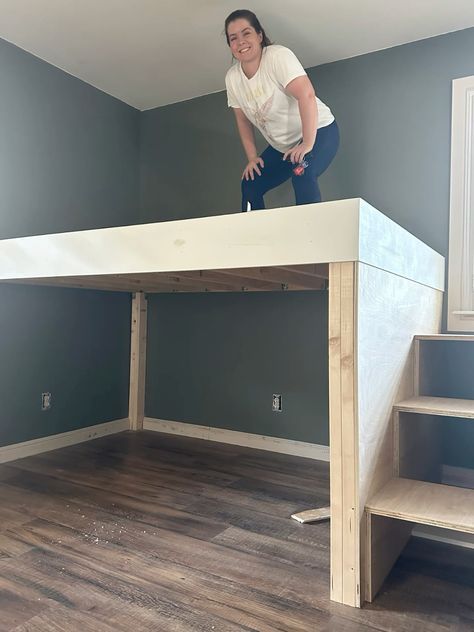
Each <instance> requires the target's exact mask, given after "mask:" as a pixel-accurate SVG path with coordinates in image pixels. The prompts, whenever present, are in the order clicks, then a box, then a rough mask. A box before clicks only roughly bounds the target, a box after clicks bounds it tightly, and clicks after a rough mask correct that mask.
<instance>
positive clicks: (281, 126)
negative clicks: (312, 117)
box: [225, 44, 334, 153]
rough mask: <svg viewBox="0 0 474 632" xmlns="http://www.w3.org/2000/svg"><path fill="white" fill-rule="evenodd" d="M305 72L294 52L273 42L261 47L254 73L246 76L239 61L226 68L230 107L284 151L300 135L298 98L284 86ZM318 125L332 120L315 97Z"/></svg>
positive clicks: (298, 139)
mask: <svg viewBox="0 0 474 632" xmlns="http://www.w3.org/2000/svg"><path fill="white" fill-rule="evenodd" d="M303 75H306V72H305V69H304V68H303V66H302V65H301V63H300V62H299V60H298V58H297V57H296V55H295V54H294V53H293V52H292V51H291V50H290V49H289V48H285V46H279V45H278V44H272V45H271V46H265V47H264V48H263V49H262V59H261V60H260V66H259V68H258V70H257V72H256V73H255V75H254V76H253V77H252V78H251V79H248V78H247V77H246V76H245V73H244V71H243V70H242V67H241V65H240V63H237V64H234V65H233V66H232V67H231V68H229V70H228V72H227V75H226V78H225V84H226V89H227V101H228V104H229V107H231V108H240V109H241V110H242V111H243V112H244V114H245V116H246V117H247V118H248V119H249V121H251V122H252V123H253V124H254V125H255V127H257V128H258V129H259V130H260V132H261V133H262V135H263V136H264V137H265V139H266V140H267V141H268V143H269V144H270V145H271V146H272V147H274V148H275V149H277V150H278V151H281V152H283V153H284V152H285V151H287V150H288V149H290V148H291V147H293V146H294V145H296V143H297V142H298V141H300V140H301V138H302V135H303V134H302V128H301V117H300V113H299V109H298V101H297V100H296V99H295V98H294V97H292V96H290V95H289V94H286V92H285V88H286V86H287V85H288V84H289V83H290V81H293V79H296V77H301V76H303ZM316 103H317V106H318V128H321V127H326V126H327V125H330V124H331V123H332V122H333V121H334V116H333V115H332V113H331V110H330V109H329V108H328V106H327V105H325V104H324V103H323V102H322V101H321V100H320V99H318V98H317V97H316Z"/></svg>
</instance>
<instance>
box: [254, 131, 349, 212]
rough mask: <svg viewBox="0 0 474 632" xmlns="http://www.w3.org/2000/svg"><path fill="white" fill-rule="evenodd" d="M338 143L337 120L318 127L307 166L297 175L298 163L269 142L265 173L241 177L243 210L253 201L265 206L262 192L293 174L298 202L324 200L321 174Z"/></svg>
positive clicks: (256, 206)
mask: <svg viewBox="0 0 474 632" xmlns="http://www.w3.org/2000/svg"><path fill="white" fill-rule="evenodd" d="M338 147H339V128H338V127H337V123H336V121H333V122H332V123H331V124H330V125H327V126H326V127H321V128H320V129H318V133H317V135H316V142H315V144H314V147H313V149H312V150H311V151H310V152H309V154H306V156H305V161H306V163H307V165H308V166H307V167H305V169H304V173H303V174H301V175H295V174H294V173H293V169H294V168H295V167H296V165H295V164H292V163H291V162H289V161H288V160H283V154H282V153H281V152H279V151H277V150H276V149H274V148H273V147H271V146H270V145H269V146H268V147H267V148H266V149H265V151H264V152H263V153H262V158H263V161H264V163H265V166H264V167H263V168H262V167H261V168H260V170H261V172H262V175H261V176H259V175H258V174H255V180H245V179H243V180H242V210H243V211H246V210H247V205H248V203H249V202H250V206H251V209H252V211H255V210H258V209H263V208H265V203H264V201H263V196H264V195H265V193H267V191H270V189H274V188H275V187H277V186H279V185H280V184H283V182H286V181H287V180H289V179H290V178H291V181H292V184H293V189H294V191H295V198H296V204H311V203H313V202H321V192H320V190H319V185H318V178H319V176H320V175H321V174H322V173H323V172H324V171H326V169H327V168H328V167H329V165H330V164H331V161H332V159H333V158H334V156H335V155H336V152H337V148H338Z"/></svg>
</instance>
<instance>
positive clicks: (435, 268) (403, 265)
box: [358, 200, 445, 291]
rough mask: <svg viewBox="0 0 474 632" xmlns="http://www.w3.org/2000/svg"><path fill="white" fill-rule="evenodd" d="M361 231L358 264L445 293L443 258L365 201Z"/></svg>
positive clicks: (362, 202) (363, 203) (361, 216)
mask: <svg viewBox="0 0 474 632" xmlns="http://www.w3.org/2000/svg"><path fill="white" fill-rule="evenodd" d="M359 230H360V235H359V240H358V241H359V253H358V260H359V261H361V262H362V263H367V264H369V265H372V266H374V267H376V268H380V269H381V270H385V271H386V272H392V273H393V274H396V275H398V276H401V277H403V278H405V279H410V280H412V281H416V282H417V283H421V284H422V285H427V286H428V287H431V288H434V289H436V290H441V291H443V290H444V273H445V263H444V257H443V256H441V255H440V254H439V253H438V252H436V251H435V250H433V249H432V248H430V247H429V246H428V245H427V244H425V243H424V242H422V241H421V240H420V239H418V238H417V237H415V236H414V235H412V234H411V233H409V232H408V231H407V230H405V229H404V228H402V227H401V226H399V225H398V224H397V223H396V222H394V221H393V220H391V219H390V218H389V217H387V216H386V215H384V214H383V213H381V212H380V211H378V210H377V209H375V208H374V207H373V206H371V205H370V204H369V203H368V202H366V201H365V200H360V223H359Z"/></svg>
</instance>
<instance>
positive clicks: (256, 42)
mask: <svg viewBox="0 0 474 632" xmlns="http://www.w3.org/2000/svg"><path fill="white" fill-rule="evenodd" d="M227 38H228V41H229V46H230V50H231V51H232V55H233V56H234V57H235V59H237V60H238V61H240V62H247V63H248V62H251V61H254V60H256V59H260V55H261V54H262V40H263V35H262V33H257V31H256V30H255V29H254V28H253V26H251V24H250V22H249V21H248V20H245V19H244V18H240V19H238V20H235V21H234V22H231V23H230V24H229V26H228V27H227Z"/></svg>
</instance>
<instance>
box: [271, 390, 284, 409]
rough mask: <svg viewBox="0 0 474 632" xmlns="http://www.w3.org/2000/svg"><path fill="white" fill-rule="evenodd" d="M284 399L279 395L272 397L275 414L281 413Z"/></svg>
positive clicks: (274, 394)
mask: <svg viewBox="0 0 474 632" xmlns="http://www.w3.org/2000/svg"><path fill="white" fill-rule="evenodd" d="M281 404H282V397H281V395H280V394H279V393H273V395H272V410H273V412H274V413H281Z"/></svg>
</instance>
